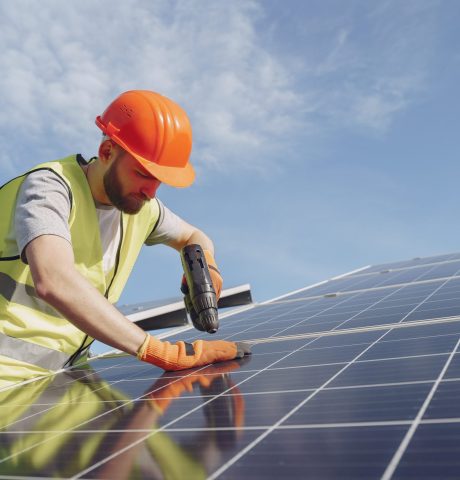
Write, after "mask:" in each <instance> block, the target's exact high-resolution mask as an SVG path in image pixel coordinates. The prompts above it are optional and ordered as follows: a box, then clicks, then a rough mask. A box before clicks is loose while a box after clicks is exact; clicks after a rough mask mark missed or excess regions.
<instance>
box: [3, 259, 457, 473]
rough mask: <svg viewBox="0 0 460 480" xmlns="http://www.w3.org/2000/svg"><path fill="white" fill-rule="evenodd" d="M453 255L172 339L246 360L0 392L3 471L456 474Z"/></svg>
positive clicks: (129, 369)
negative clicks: (238, 348) (201, 343)
mask: <svg viewBox="0 0 460 480" xmlns="http://www.w3.org/2000/svg"><path fill="white" fill-rule="evenodd" d="M459 259H460V255H458V254H450V255H442V256H438V257H430V258H426V259H414V260H411V261H406V262H395V263H392V264H386V265H379V266H376V267H368V268H366V269H363V270H361V271H357V272H354V273H352V274H349V275H345V276H342V277H340V278H336V279H332V280H330V281H327V282H323V283H322V284H320V285H317V286H314V287H312V288H305V289H302V290H299V291H297V292H293V293H292V294H289V295H285V296H283V297H279V298H278V299H276V300H274V301H270V302H266V303H263V304H258V305H254V306H252V307H246V308H245V309H244V310H242V311H240V312H239V313H236V314H233V315H232V316H231V321H225V319H224V320H223V321H222V322H221V328H220V330H219V332H218V333H217V334H215V335H213V336H212V337H210V336H208V335H205V334H203V333H201V332H198V331H196V330H189V331H187V332H185V333H184V332H182V333H181V334H180V337H178V339H179V338H180V339H183V340H188V341H193V340H196V339H198V338H212V339H218V338H221V339H231V340H246V341H251V342H253V355H252V356H251V357H249V358H245V359H243V360H239V361H236V360H235V361H231V362H226V363H223V364H217V365H211V366H207V367H203V368H199V369H193V370H187V371H183V372H169V373H162V371H161V370H160V369H158V368H155V367H152V366H150V365H147V364H143V363H141V362H138V361H137V360H136V359H134V358H132V357H129V356H126V355H111V356H107V357H101V358H97V359H93V360H91V361H90V362H89V363H88V364H87V365H84V366H80V367H74V368H73V369H72V370H69V371H66V372H62V373H60V374H57V375H55V376H50V377H47V378H43V379H40V380H37V381H35V382H31V383H28V384H25V385H21V386H18V387H15V388H12V389H9V390H6V391H3V392H0V399H1V400H0V412H1V416H0V418H1V419H2V420H1V422H2V431H1V434H0V476H1V478H26V477H27V478H30V477H40V478H42V477H45V478H46V477H62V478H164V477H167V478H187V479H189V478H210V479H214V478H223V479H227V478H229V479H230V478H232V479H233V478H238V479H239V478H279V477H282V478H290V477H294V476H296V477H298V478H315V479H316V478H340V479H342V478H353V479H357V478H383V479H390V478H392V479H399V478H417V479H420V478H457V477H458V471H459V463H460V447H459V445H460V442H459V440H460V406H459V405H460V404H459V402H458V398H459V394H460V356H459V354H458V347H459V343H460V260H459ZM175 339H176V338H175V337H174V336H173V337H171V340H175Z"/></svg>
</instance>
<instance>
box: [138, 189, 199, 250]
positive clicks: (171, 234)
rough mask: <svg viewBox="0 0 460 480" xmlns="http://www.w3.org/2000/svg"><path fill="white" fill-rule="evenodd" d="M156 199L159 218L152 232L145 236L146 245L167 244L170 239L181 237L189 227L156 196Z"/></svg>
mask: <svg viewBox="0 0 460 480" xmlns="http://www.w3.org/2000/svg"><path fill="white" fill-rule="evenodd" d="M157 201H158V204H159V206H160V218H159V220H158V223H157V225H156V227H155V228H154V229H153V231H152V233H150V235H149V236H148V237H147V240H146V241H145V244H146V245H158V244H161V243H163V244H167V243H169V242H170V241H172V240H177V239H180V238H183V236H184V234H185V233H186V232H187V231H188V230H189V228H190V227H189V225H188V223H187V222H185V221H184V220H182V218H180V217H179V216H178V215H176V214H175V213H173V212H172V211H171V210H170V209H169V208H168V207H165V206H164V205H163V203H162V202H161V201H160V200H159V199H158V198H157Z"/></svg>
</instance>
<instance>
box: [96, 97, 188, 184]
mask: <svg viewBox="0 0 460 480" xmlns="http://www.w3.org/2000/svg"><path fill="white" fill-rule="evenodd" d="M96 125H97V126H98V127H99V128H100V129H101V130H102V131H103V132H104V134H105V135H107V136H109V137H110V138H111V139H112V140H113V141H114V142H115V143H117V144H118V145H120V147H122V148H123V149H124V150H126V151H127V152H128V153H130V154H131V155H132V156H133V157H134V158H136V159H137V161H138V162H139V163H141V164H142V166H143V167H144V168H145V169H146V170H147V171H148V172H149V173H151V174H152V175H153V176H154V177H156V178H158V180H160V181H161V182H164V183H166V184H168V185H172V186H173V187H188V186H189V185H191V184H192V183H193V180H194V179H195V172H194V170H193V167H192V165H191V164H190V162H189V158H190V152H191V150H192V128H191V126H190V121H189V119H188V117H187V114H186V113H185V112H184V110H182V108H181V107H180V106H179V105H177V103H175V102H173V101H172V100H170V99H169V98H166V97H164V96H163V95H160V94H159V93H155V92H151V91H149V90H130V91H128V92H124V93H122V94H121V95H120V96H119V97H117V98H116V99H115V100H114V101H113V102H112V103H111V104H110V105H109V106H108V107H107V108H106V110H105V111H104V113H103V114H102V115H99V116H98V117H96Z"/></svg>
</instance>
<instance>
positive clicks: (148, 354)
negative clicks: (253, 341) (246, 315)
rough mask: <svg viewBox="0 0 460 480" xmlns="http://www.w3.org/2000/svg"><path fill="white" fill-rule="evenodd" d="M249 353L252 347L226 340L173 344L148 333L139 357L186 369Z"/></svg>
mask: <svg viewBox="0 0 460 480" xmlns="http://www.w3.org/2000/svg"><path fill="white" fill-rule="evenodd" d="M249 354H250V349H249V348H248V347H247V346H246V348H245V349H242V348H241V344H237V343H235V342H227V341H225V340H211V341H205V340H197V341H195V342H193V343H186V342H183V341H179V342H176V343H175V344H171V343H170V342H162V341H160V340H157V339H156V338H155V337H152V336H151V335H147V337H146V339H145V341H144V343H143V344H142V346H141V347H140V348H139V351H138V354H137V357H138V358H139V359H140V360H142V361H144V362H148V363H152V364H153V365H156V366H158V367H160V368H162V369H163V370H184V369H186V368H192V367H201V366H203V365H208V364H210V363H218V362H225V361H226V360H233V359H235V358H242V356H244V355H249Z"/></svg>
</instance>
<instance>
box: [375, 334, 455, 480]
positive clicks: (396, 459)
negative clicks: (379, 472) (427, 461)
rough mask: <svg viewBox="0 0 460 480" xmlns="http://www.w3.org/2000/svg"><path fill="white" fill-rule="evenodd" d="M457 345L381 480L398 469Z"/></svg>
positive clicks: (386, 479)
mask: <svg viewBox="0 0 460 480" xmlns="http://www.w3.org/2000/svg"><path fill="white" fill-rule="evenodd" d="M459 345H460V339H459V340H458V342H457V344H456V345H455V348H454V350H453V351H452V353H451V354H450V355H449V358H448V359H447V361H446V363H445V364H444V367H443V368H442V370H441V372H440V373H439V376H438V378H437V379H436V382H435V383H434V385H433V386H432V388H431V390H430V392H429V393H428V396H427V397H426V399H425V401H424V402H423V405H422V406H421V408H420V409H419V411H418V413H417V415H416V417H415V419H414V420H413V422H412V424H411V427H410V428H409V430H408V431H407V433H406V435H405V436H404V438H403V440H402V442H401V443H400V445H399V447H398V449H397V450H396V452H395V454H394V456H393V458H392V459H391V460H390V463H389V464H388V466H387V468H386V470H385V472H384V474H383V476H382V480H389V479H390V478H391V477H392V476H393V473H394V472H395V470H396V468H397V467H398V465H399V462H400V460H401V458H402V456H403V455H404V453H405V451H406V449H407V447H408V445H409V443H410V441H411V440H412V437H413V436H414V433H415V431H416V430H417V427H418V426H419V424H420V421H421V419H422V417H423V415H424V414H425V412H426V410H427V408H428V405H429V404H430V402H431V399H432V398H433V396H434V394H435V392H436V389H437V388H438V386H439V383H440V382H441V379H442V377H443V376H444V374H445V373H446V371H447V369H448V368H449V365H450V363H451V362H452V359H453V358H454V355H455V353H456V351H457V350H458V346H459Z"/></svg>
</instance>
